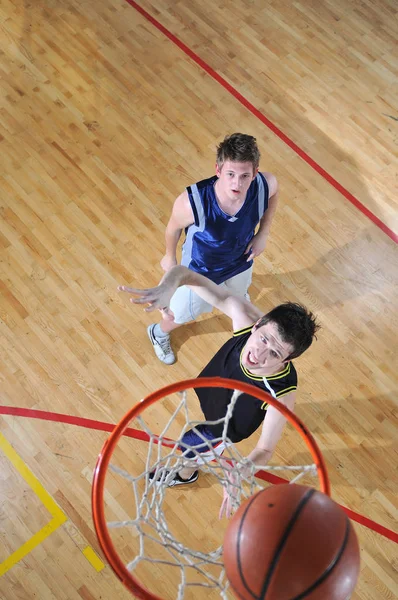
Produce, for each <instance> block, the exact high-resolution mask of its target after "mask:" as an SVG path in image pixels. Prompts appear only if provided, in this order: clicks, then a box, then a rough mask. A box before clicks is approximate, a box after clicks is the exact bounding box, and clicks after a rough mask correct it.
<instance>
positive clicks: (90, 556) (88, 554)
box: [83, 546, 105, 573]
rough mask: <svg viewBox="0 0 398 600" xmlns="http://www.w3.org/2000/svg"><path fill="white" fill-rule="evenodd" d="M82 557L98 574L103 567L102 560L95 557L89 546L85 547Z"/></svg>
mask: <svg viewBox="0 0 398 600" xmlns="http://www.w3.org/2000/svg"><path fill="white" fill-rule="evenodd" d="M83 554H84V556H85V557H86V558H87V560H88V561H89V562H90V563H91V564H92V565H93V567H94V569H95V570H96V571H97V572H98V573H99V572H100V571H102V569H103V568H104V567H105V565H104V563H103V562H102V560H101V559H100V558H99V557H98V556H97V555H96V553H95V552H94V550H93V549H92V548H91V546H86V548H84V550H83Z"/></svg>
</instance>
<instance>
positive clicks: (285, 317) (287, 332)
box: [256, 302, 320, 360]
mask: <svg viewBox="0 0 398 600" xmlns="http://www.w3.org/2000/svg"><path fill="white" fill-rule="evenodd" d="M270 322H272V323H275V325H276V326H277V327H278V332H279V335H280V336H281V338H282V340H283V341H284V342H285V343H288V344H290V345H291V346H293V352H292V353H291V354H290V355H289V356H288V357H287V359H289V360H291V359H293V358H297V357H298V356H300V355H301V354H303V352H305V351H306V350H307V348H309V347H310V346H311V344H312V342H313V340H314V338H315V339H316V335H315V334H316V332H317V331H318V329H319V328H320V325H319V323H317V320H316V317H315V315H314V314H313V313H312V312H310V311H309V310H307V309H306V308H305V306H302V305H301V304H297V303H296V302H285V303H284V304H280V305H279V306H276V307H275V308H273V309H272V310H271V311H270V312H269V313H267V314H266V315H264V316H263V317H261V319H260V321H259V322H258V323H257V325H256V329H258V328H259V327H262V326H263V325H266V324H267V323H270ZM287 359H285V360H287Z"/></svg>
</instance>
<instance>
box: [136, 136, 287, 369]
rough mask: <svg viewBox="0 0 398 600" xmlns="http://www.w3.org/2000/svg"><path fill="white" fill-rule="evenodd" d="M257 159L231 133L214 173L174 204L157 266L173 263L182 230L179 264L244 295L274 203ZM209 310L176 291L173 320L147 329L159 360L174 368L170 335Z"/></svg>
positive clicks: (247, 140) (270, 182)
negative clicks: (162, 251)
mask: <svg viewBox="0 0 398 600" xmlns="http://www.w3.org/2000/svg"><path fill="white" fill-rule="evenodd" d="M259 161H260V152H259V149H258V146H257V143H256V140H255V138H254V137H252V136H251V135H246V134H242V133H234V134H232V135H230V136H227V137H226V138H225V139H224V140H223V141H222V142H221V144H220V145H219V146H218V149H217V162H216V175H215V176H213V177H210V178H209V179H204V180H203V181H199V182H198V183H195V184H193V185H191V186H189V187H187V188H186V190H184V192H183V193H182V194H181V195H180V196H178V198H177V199H176V201H175V202H174V206H173V210H172V213H171V217H170V220H169V223H168V225H167V228H166V234H165V238H166V253H165V255H164V257H163V258H162V260H161V263H160V264H161V266H162V268H163V270H164V271H166V272H167V271H168V270H169V269H170V268H171V267H173V266H175V265H177V257H176V249H177V244H178V240H179V239H180V237H181V233H182V231H183V230H185V234H186V238H185V241H184V244H183V248H182V258H181V264H182V265H185V266H186V267H188V268H189V269H191V270H192V271H195V272H196V273H200V274H201V275H204V276H205V277H208V278H209V279H210V280H211V281H213V282H214V283H217V284H218V285H222V286H224V287H227V288H229V291H230V293H232V294H236V295H238V296H246V297H247V290H248V288H249V286H250V284H251V277H252V265H253V258H255V257H256V256H258V255H259V254H260V253H261V252H262V251H263V250H264V248H265V245H266V241H267V237H268V234H269V230H270V227H271V222H272V219H273V216H274V212H275V209H276V204H277V199H278V184H277V181H276V179H275V177H274V176H273V175H271V173H259V172H258V166H259ZM257 226H258V230H257V233H255V230H256V227H257ZM212 308H213V307H212V305H211V303H209V302H207V301H205V300H204V299H203V298H201V297H200V296H199V295H198V294H196V293H195V292H193V291H192V290H191V289H189V288H186V287H185V286H183V287H181V288H179V289H178V290H177V292H176V294H175V295H174V296H173V298H172V299H171V304H170V309H171V310H172V312H173V314H174V320H173V321H171V320H168V319H165V318H164V319H162V320H161V322H160V323H153V324H152V325H149V327H148V330H147V331H148V336H149V339H150V341H151V343H152V345H153V348H154V350H155V353H156V356H157V357H158V358H159V360H161V361H162V362H164V363H165V364H167V365H171V364H173V363H174V362H175V356H174V352H173V350H172V348H171V344H170V333H171V331H172V330H173V329H175V328H176V327H179V326H180V325H182V324H183V323H188V322H189V321H193V320H195V319H197V317H198V316H199V315H201V314H203V313H206V312H211V310H212Z"/></svg>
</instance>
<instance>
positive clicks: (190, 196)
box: [185, 186, 199, 229]
mask: <svg viewBox="0 0 398 600" xmlns="http://www.w3.org/2000/svg"><path fill="white" fill-rule="evenodd" d="M187 192H188V199H189V203H190V205H191V208H192V212H193V218H194V221H195V225H196V227H199V217H198V211H197V210H196V204H195V201H194V199H193V193H192V188H191V186H188V187H187ZM185 229H188V227H186V228H185Z"/></svg>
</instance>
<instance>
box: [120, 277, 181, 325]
mask: <svg viewBox="0 0 398 600" xmlns="http://www.w3.org/2000/svg"><path fill="white" fill-rule="evenodd" d="M117 289H118V290H119V292H126V293H127V294H132V295H133V296H134V297H133V298H130V302H132V303H133V304H148V306H147V307H146V308H145V309H144V310H145V311H146V312H152V311H154V310H160V311H161V312H162V313H163V315H164V316H165V317H166V318H169V319H173V318H174V316H173V313H172V312H171V311H170V310H169V304H170V299H171V297H172V295H173V294H174V291H175V290H174V288H173V287H172V286H170V285H168V284H167V283H165V282H161V283H160V284H159V285H158V286H156V287H154V288H146V289H142V290H140V289H138V288H132V287H127V286H125V285H119V286H118V288H117ZM135 296H136V297H135Z"/></svg>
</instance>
